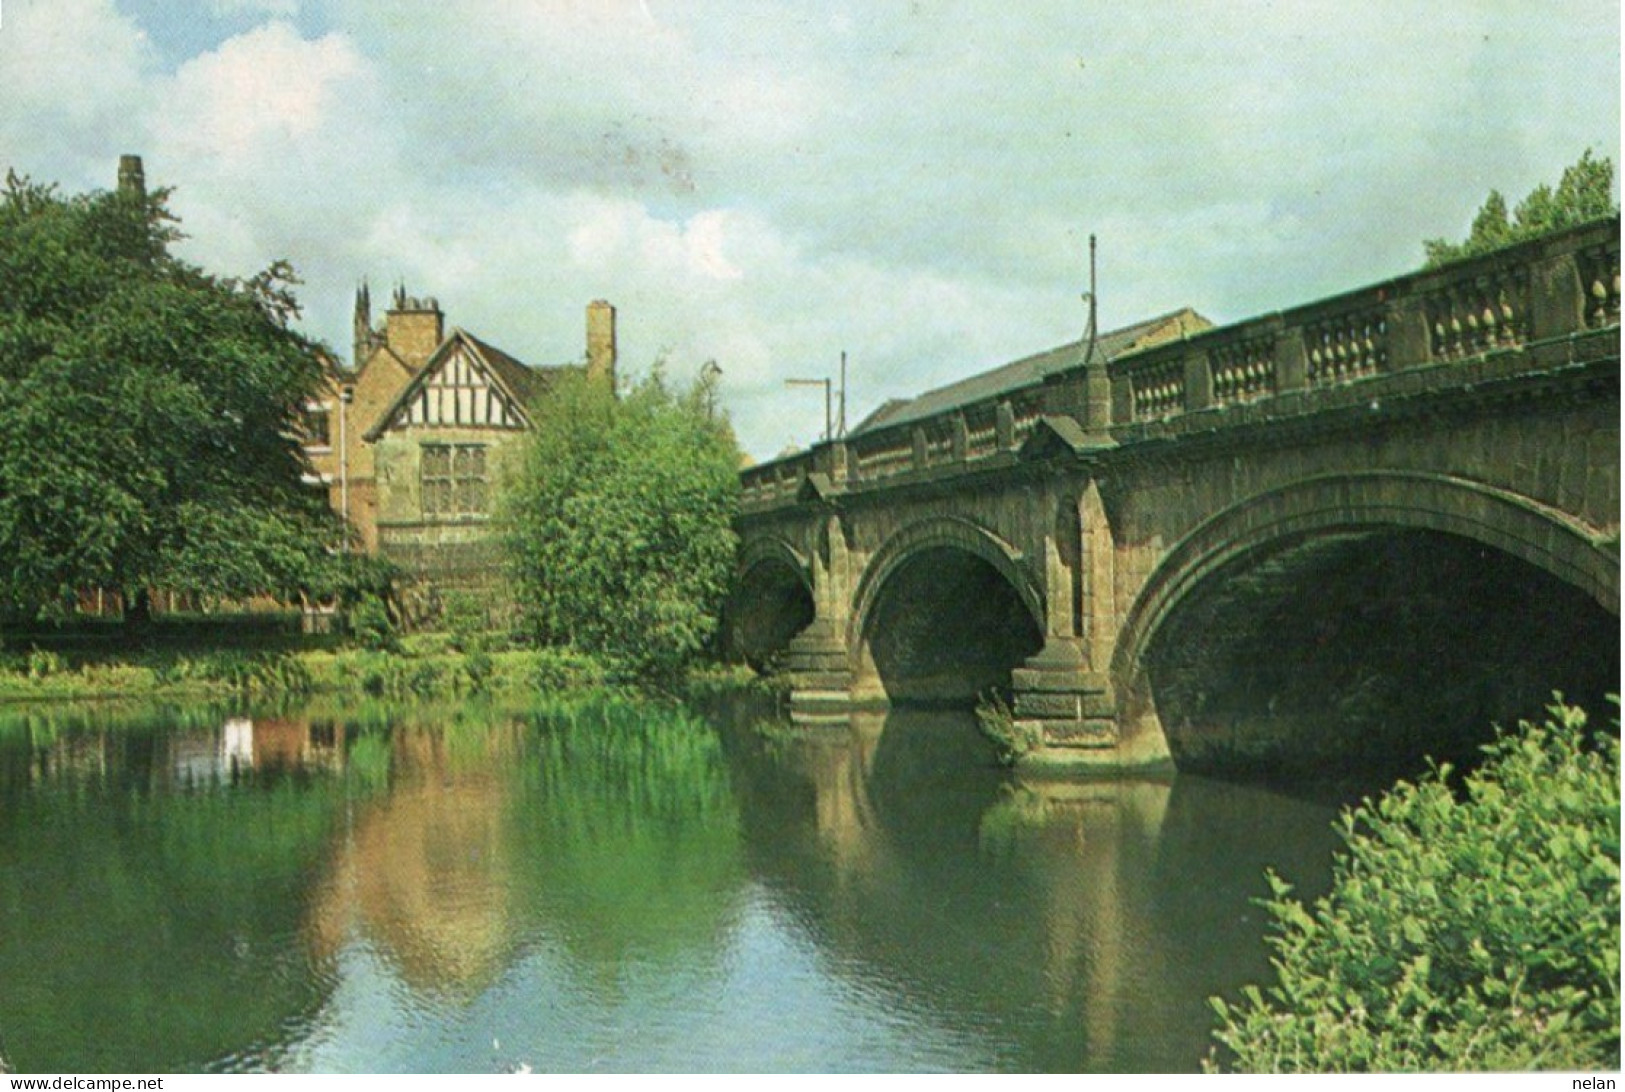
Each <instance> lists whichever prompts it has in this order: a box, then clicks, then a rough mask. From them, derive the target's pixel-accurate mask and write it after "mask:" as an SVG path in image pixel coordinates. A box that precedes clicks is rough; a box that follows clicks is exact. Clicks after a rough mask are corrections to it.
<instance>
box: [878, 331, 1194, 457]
mask: <svg viewBox="0 0 1625 1092" xmlns="http://www.w3.org/2000/svg"><path fill="white" fill-rule="evenodd" d="M1212 325H1213V323H1211V322H1209V321H1208V320H1207V319H1205V318H1203V317H1202V316H1201V315H1199V314H1197V313H1196V312H1195V311H1193V310H1191V309H1190V308H1189V307H1184V308H1181V309H1179V310H1178V311H1170V312H1169V313H1168V314H1166V315H1158V316H1157V317H1156V318H1152V319H1146V320H1145V321H1144V322H1137V323H1135V324H1134V325H1132V326H1124V327H1122V328H1121V329H1118V330H1110V331H1108V332H1106V333H1104V334H1101V335H1099V336H1098V337H1097V338H1096V339H1095V355H1096V357H1097V358H1098V359H1099V360H1101V361H1103V362H1104V361H1111V360H1115V359H1116V358H1117V357H1120V356H1123V355H1125V354H1126V353H1131V352H1135V351H1137V350H1139V349H1146V348H1149V347H1150V346H1152V345H1157V344H1160V343H1161V342H1164V341H1172V340H1173V339H1175V338H1178V337H1183V336H1185V335H1187V334H1194V333H1196V332H1197V331H1198V330H1206V329H1208V328H1209V327H1211V326H1212ZM1087 348H1088V345H1087V344H1086V341H1085V339H1083V338H1079V339H1078V340H1077V341H1070V342H1067V343H1066V344H1065V345H1062V346H1060V347H1058V348H1055V349H1050V350H1048V351H1046V352H1042V353H1036V354H1034V355H1033V356H1028V357H1022V358H1021V359H1020V360H1016V361H1012V362H1011V363H1009V364H1005V365H1003V366H1002V367H998V368H994V369H992V370H991V371H986V372H982V373H980V374H978V375H973V376H971V377H970V378H969V379H961V380H960V381H959V382H957V383H950V384H948V385H947V386H946V387H938V388H937V389H935V390H931V391H926V392H925V393H924V394H922V395H918V396H917V397H914V398H909V399H893V400H891V401H889V402H886V403H885V404H884V405H882V406H881V407H880V408H879V409H877V410H875V411H874V412H873V413H871V414H870V415H869V416H867V417H865V418H864V419H863V420H862V421H861V422H860V423H859V424H858V426H857V427H856V428H854V429H852V431H851V432H850V433H849V434H848V435H852V436H856V435H860V434H862V433H865V432H871V431H874V430H876V429H881V428H886V427H888V426H891V425H898V424H903V423H906V422H909V421H918V420H922V419H924V418H927V417H934V416H936V415H937V414H939V413H943V412H945V411H947V410H951V409H954V408H956V407H958V406H966V405H970V404H972V403H974V402H983V401H986V400H987V399H990V398H995V397H997V396H999V395H1001V394H1006V393H1008V392H1010V391H1015V390H1020V389H1022V388H1023V387H1030V386H1034V385H1035V384H1038V383H1041V382H1043V380H1044V379H1045V377H1047V376H1050V375H1053V374H1055V373H1056V372H1059V371H1065V370H1066V369H1068V368H1075V367H1077V366H1078V365H1080V364H1082V363H1083V356H1084V352H1085V351H1086V350H1087Z"/></svg>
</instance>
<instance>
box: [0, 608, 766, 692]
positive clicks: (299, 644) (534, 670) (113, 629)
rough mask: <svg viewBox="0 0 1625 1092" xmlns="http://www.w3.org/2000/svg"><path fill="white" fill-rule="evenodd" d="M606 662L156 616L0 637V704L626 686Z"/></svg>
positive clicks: (496, 641) (497, 646)
mask: <svg viewBox="0 0 1625 1092" xmlns="http://www.w3.org/2000/svg"><path fill="white" fill-rule="evenodd" d="M742 670H743V669H740V668H735V667H726V666H718V665H709V666H704V667H700V668H697V669H696V670H695V671H694V672H693V673H692V675H691V677H690V679H689V680H688V682H687V684H686V685H685V686H684V688H683V692H684V693H683V696H685V697H695V698H701V699H703V698H704V697H705V696H707V695H710V694H714V693H718V692H723V691H732V690H738V689H741V688H749V687H751V686H753V685H755V684H754V683H753V681H752V680H747V679H745V678H744V677H743V676H742V675H741V672H742ZM631 689H633V687H632V685H631V680H629V679H627V678H626V677H625V676H624V674H622V673H621V672H619V671H618V670H617V669H616V668H615V666H614V665H610V664H606V663H604V662H602V661H599V660H597V659H595V658H593V657H591V656H588V655H586V654H584V653H580V652H577V651H574V650H572V649H558V648H514V647H510V646H509V645H508V643H507V641H506V639H505V638H504V637H502V636H501V635H498V634H483V635H480V638H479V639H478V640H471V639H469V635H468V634H466V633H419V634H412V635H409V636H406V637H403V638H401V639H400V640H399V641H398V642H395V647H394V648H392V649H390V650H387V651H385V650H380V649H372V648H365V647H359V646H358V645H357V644H355V643H352V642H349V641H346V640H345V639H343V638H339V637H332V636H325V635H323V636H312V635H305V634H301V633H299V632H297V630H296V629H295V628H294V627H292V626H289V625H287V624H286V623H284V622H282V621H280V620H273V621H269V622H268V621H264V620H259V619H253V620H242V619H239V620H234V621H229V622H227V621H222V620H220V619H205V620H196V619H183V620H179V621H171V620H168V619H165V620H163V621H160V622H155V623H154V624H152V625H151V626H149V627H146V628H145V629H144V630H142V631H139V632H131V631H127V630H125V629H124V628H123V627H122V626H119V625H117V624H107V623H96V622H91V623H76V624H74V625H71V626H66V627H62V628H60V629H41V630H36V631H32V632H26V633H17V632H14V631H8V632H6V633H5V634H4V635H3V637H0V703H12V702H31V701H67V700H86V699H94V700H101V699H110V698H134V699H160V700H162V699H172V698H173V699H185V700H214V699H222V700H223V699H241V698H250V699H255V700H263V699H275V698H283V697H303V696H307V695H312V694H339V695H349V696H352V697H356V698H376V699H383V700H398V699H424V698H436V697H448V698H466V697H469V696H473V695H479V694H490V695H496V696H501V695H505V694H535V693H556V692H561V691H595V690H598V691H609V692H614V691H629V690H631Z"/></svg>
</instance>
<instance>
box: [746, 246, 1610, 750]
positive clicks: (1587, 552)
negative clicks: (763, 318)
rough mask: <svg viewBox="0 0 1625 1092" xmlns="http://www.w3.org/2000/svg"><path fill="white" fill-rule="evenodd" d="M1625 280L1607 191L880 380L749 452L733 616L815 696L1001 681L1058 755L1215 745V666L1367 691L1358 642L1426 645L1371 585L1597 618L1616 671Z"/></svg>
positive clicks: (1417, 654) (1263, 683)
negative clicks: (1550, 211)
mask: <svg viewBox="0 0 1625 1092" xmlns="http://www.w3.org/2000/svg"><path fill="white" fill-rule="evenodd" d="M1619 301H1620V290H1619V220H1618V219H1617V218H1615V219H1612V220H1607V221H1603V222H1599V223H1595V224H1592V225H1588V226H1586V227H1583V228H1579V229H1575V230H1572V231H1569V232H1566V233H1563V234H1560V235H1555V236H1550V237H1547V238H1544V239H1541V240H1537V241H1535V242H1531V243H1527V244H1523V245H1520V246H1517V247H1513V248H1509V249H1506V250H1503V251H1499V252H1496V253H1494V254H1492V255H1488V256H1485V257H1482V258H1477V259H1471V260H1467V261H1463V262H1458V263H1454V264H1451V265H1449V266H1446V267H1442V268H1440V269H1437V270H1432V271H1424V272H1418V273H1412V274H1407V275H1405V276H1401V277H1397V278H1394V279H1392V280H1388V281H1385V282H1383V283H1381V284H1377V285H1372V286H1370V287H1366V288H1361V289H1359V290H1357V291H1353V292H1349V293H1346V294H1343V295H1339V296H1335V297H1332V298H1329V299H1323V300H1319V301H1316V302H1314V303H1310V304H1307V305H1305V306H1302V307H1298V308H1295V309H1292V310H1289V311H1284V312H1281V313H1277V314H1271V315H1267V316H1263V317H1259V318H1254V319H1250V320H1248V321H1245V322H1240V323H1236V324H1234V325H1229V326H1223V327H1212V326H1209V325H1208V324H1206V323H1205V322H1204V321H1203V320H1201V319H1200V318H1199V317H1197V316H1194V315H1192V314H1191V313H1190V312H1183V313H1181V315H1178V316H1170V317H1169V318H1168V319H1164V320H1157V322H1153V323H1151V324H1142V325H1141V326H1140V327H1136V328H1131V329H1130V330H1128V331H1118V332H1115V333H1114V334H1110V335H1103V336H1101V337H1100V338H1098V339H1096V342H1095V347H1094V350H1093V353H1092V355H1091V353H1090V351H1089V349H1088V347H1087V346H1086V345H1085V344H1084V343H1083V342H1079V343H1076V344H1073V345H1070V346H1063V347H1062V348H1061V349H1058V350H1055V351H1053V352H1051V353H1048V354H1044V355H1042V356H1040V357H1034V358H1029V359H1028V360H1027V361H1020V362H1016V364H1013V365H1007V366H1006V367H1004V368H1002V369H999V370H997V371H995V372H991V373H987V374H986V375H985V376H982V377H978V378H977V379H975V380H969V381H966V382H964V383H960V384H955V385H954V386H952V387H949V388H944V389H943V390H941V391H937V392H931V393H930V394H927V395H923V396H921V397H920V398H919V399H916V400H914V401H913V402H911V403H904V404H901V405H897V406H888V407H887V408H886V409H884V410H882V411H881V412H879V413H877V414H875V415H873V416H872V417H871V419H870V420H869V421H868V422H865V424H863V425H861V426H859V428H858V429H856V430H855V431H854V432H853V433H852V434H850V435H849V436H847V437H845V438H843V439H841V440H838V441H836V442H829V443H822V444H819V445H817V446H815V447H814V448H812V449H811V450H809V451H806V452H802V453H798V454H795V455H791V456H788V457H785V458H781V459H778V460H776V461H773V462H770V463H765V464H762V465H759V466H755V467H752V468H750V469H748V470H746V471H745V472H744V474H743V487H744V500H743V509H742V514H741V517H740V529H741V534H742V550H741V555H740V562H739V569H738V574H737V582H736V587H735V592H734V596H733V598H732V600H731V602H730V606H729V611H728V619H727V626H728V631H729V633H730V635H731V638H730V639H731V640H732V641H733V642H734V644H735V647H736V649H737V651H739V652H740V653H741V654H742V655H744V656H746V657H747V658H749V659H750V660H752V662H755V663H759V664H760V663H764V662H777V663H778V664H780V666H782V667H784V668H785V669H787V671H788V674H789V676H790V679H791V684H792V694H791V714H792V719H793V720H794V721H796V722H798V723H803V724H810V723H817V722H821V721H841V720H842V719H844V718H845V717H846V716H847V715H848V714H849V713H850V712H851V711H852V710H854V709H862V708H872V707H875V706H883V705H886V704H889V703H912V702H958V703H965V702H967V701H969V700H972V699H973V698H974V697H975V696H976V695H978V694H980V693H982V692H985V691H986V690H988V689H989V688H993V689H1001V688H1002V689H1003V690H1004V691H1005V692H1007V693H1009V694H1010V695H1012V699H1011V700H1012V708H1013V711H1014V719H1015V722H1016V724H1017V726H1018V727H1019V728H1021V729H1023V730H1025V731H1027V732H1028V733H1030V734H1031V735H1032V736H1033V737H1034V738H1036V739H1038V740H1039V741H1040V743H1039V745H1038V746H1037V748H1036V749H1035V750H1034V751H1033V752H1032V754H1031V755H1030V756H1029V760H1028V761H1030V762H1031V763H1033V764H1034V765H1036V766H1044V765H1055V764H1060V765H1075V764H1082V765H1102V766H1117V767H1129V766H1137V765H1141V764H1155V763H1160V762H1164V761H1166V760H1167V759H1168V758H1169V756H1170V751H1171V750H1172V751H1173V752H1174V753H1175V756H1176V757H1179V753H1180V751H1181V747H1182V746H1183V747H1184V748H1185V750H1186V752H1188V753H1196V752H1197V751H1199V750H1200V746H1199V745H1198V744H1199V742H1200V741H1202V740H1205V741H1206V744H1207V745H1209V746H1210V749H1211V748H1213V747H1222V745H1224V743H1223V740H1221V741H1219V742H1218V743H1215V739H1214V736H1213V734H1212V733H1213V731H1215V730H1216V729H1215V728H1214V725H1215V724H1220V723H1221V722H1223V723H1228V722H1227V721H1226V720H1225V714H1224V712H1223V710H1224V708H1226V706H1225V704H1224V701H1222V700H1220V699H1218V698H1215V697H1213V694H1212V691H1213V690H1214V679H1215V678H1216V676H1214V675H1213V674H1212V671H1214V670H1217V671H1218V672H1220V674H1221V675H1224V674H1225V673H1228V677H1232V678H1233V677H1235V675H1236V672H1237V671H1238V670H1241V671H1242V673H1243V674H1244V675H1246V676H1247V678H1249V679H1251V680H1252V681H1251V682H1249V683H1248V684H1247V685H1248V686H1250V687H1252V688H1253V689H1255V690H1260V691H1261V692H1262V691H1269V692H1270V693H1271V694H1276V693H1287V692H1289V691H1292V689H1293V687H1294V686H1299V687H1300V688H1303V687H1307V686H1308V685H1309V684H1308V683H1307V682H1305V681H1303V679H1302V678H1300V676H1301V674H1302V671H1303V670H1307V668H1305V667H1304V665H1306V664H1309V663H1311V662H1313V663H1315V664H1317V665H1318V666H1317V667H1316V668H1315V669H1316V670H1317V671H1320V672H1321V673H1322V674H1323V675H1325V679H1324V680H1323V681H1325V683H1326V686H1327V687H1328V688H1329V689H1330V690H1336V692H1337V694H1338V695H1339V696H1338V699H1337V700H1338V702H1339V703H1341V704H1340V707H1349V708H1352V707H1353V706H1354V705H1357V704H1358V701H1357V699H1358V698H1359V696H1360V694H1362V693H1365V692H1368V691H1371V690H1373V689H1381V687H1382V685H1383V682H1382V680H1381V679H1380V678H1374V677H1358V678H1357V677H1356V676H1358V675H1359V672H1358V671H1355V670H1354V669H1353V668H1352V667H1351V666H1349V665H1348V664H1344V663H1343V661H1345V660H1350V659H1352V658H1354V657H1351V655H1350V650H1351V649H1358V648H1359V647H1361V646H1360V642H1361V641H1365V642H1367V644H1368V645H1370V644H1372V643H1385V644H1387V645H1390V646H1393V647H1389V648H1388V649H1387V653H1386V654H1388V655H1389V656H1390V658H1391V659H1392V660H1393V661H1394V662H1395V663H1397V664H1401V665H1403V664H1404V663H1406V662H1410V661H1416V660H1429V659H1433V658H1435V655H1436V654H1435V652H1434V651H1433V650H1432V648H1431V646H1430V645H1429V644H1428V643H1426V642H1423V643H1421V644H1417V645H1416V646H1415V647H1398V646H1397V645H1394V641H1393V640H1390V639H1389V638H1383V639H1382V641H1376V640H1375V639H1374V638H1373V637H1372V633H1378V632H1391V631H1379V630H1372V631H1370V632H1367V631H1365V630H1362V626H1364V625H1365V620H1366V616H1367V615H1368V614H1369V613H1370V612H1371V611H1373V610H1377V609H1378V608H1379V607H1382V605H1383V604H1385V603H1386V604H1388V606H1387V607H1386V608H1384V609H1387V610H1389V612H1390V613H1392V612H1393V611H1394V610H1400V611H1403V610H1405V609H1407V608H1406V607H1405V604H1406V603H1414V602H1417V601H1422V600H1431V599H1433V598H1435V597H1437V596H1440V595H1444V596H1446V597H1448V595H1449V594H1456V595H1458V596H1459V597H1461V598H1462V599H1463V600H1471V601H1473V602H1480V603H1484V602H1487V603H1489V604H1490V606H1489V607H1486V608H1484V609H1485V610H1487V611H1489V613H1488V614H1486V615H1484V617H1483V618H1479V617H1478V616H1476V615H1475V616H1472V617H1473V619H1476V620H1470V621H1469V622H1468V623H1467V624H1466V625H1465V627H1464V629H1463V631H1462V632H1460V633H1453V634H1444V633H1443V631H1440V633H1441V635H1440V637H1439V640H1440V641H1448V643H1449V644H1450V646H1451V647H1456V646H1457V645H1461V646H1463V647H1466V646H1471V645H1472V644H1473V642H1474V641H1476V640H1479V639H1480V635H1481V634H1482V633H1483V632H1484V631H1485V630H1486V629H1489V628H1495V627H1496V626H1498V625H1500V622H1498V621H1495V619H1505V618H1508V617H1511V616H1522V615H1525V614H1529V613H1531V612H1533V613H1536V614H1541V613H1542V612H1544V614H1543V616H1549V617H1548V618H1547V620H1548V621H1551V620H1554V619H1555V622H1556V623H1558V624H1567V623H1568V622H1569V621H1572V620H1573V619H1575V618H1579V619H1581V620H1582V621H1581V623H1580V629H1578V630H1564V631H1562V632H1563V634H1564V636H1563V637H1562V638H1561V640H1563V641H1568V642H1571V643H1578V644H1586V645H1590V644H1593V643H1596V642H1601V643H1602V645H1604V646H1606V645H1608V643H1609V642H1610V641H1611V642H1612V648H1613V651H1612V653H1608V652H1606V651H1604V653H1603V661H1604V662H1605V663H1606V661H1607V660H1608V657H1609V656H1610V655H1611V657H1612V662H1611V663H1607V665H1606V666H1605V667H1603V668H1601V669H1600V670H1602V671H1603V672H1604V673H1605V674H1609V675H1611V681H1612V685H1613V686H1614V687H1615V688H1617V686H1618V682H1617V670H1618V651H1617V650H1618V614H1619V555H1618V544H1619V459H1620V449H1619V419H1620V402H1619V341H1620V333H1619ZM1185 317H1188V318H1189V319H1191V320H1193V321H1186V320H1185ZM1175 320H1177V321H1175ZM1159 322H1160V323H1162V324H1163V325H1164V326H1167V324H1168V323H1170V322H1173V323H1174V325H1173V326H1172V327H1170V328H1169V329H1170V330H1171V331H1172V332H1171V333H1170V332H1168V331H1167V330H1165V331H1164V332H1163V333H1161V334H1157V335H1156V336H1146V335H1147V334H1148V333H1155V331H1156V328H1157V323H1159ZM1396 599H1397V600H1399V601H1400V603H1399V605H1398V606H1397V607H1396V606H1394V603H1393V601H1394V600H1396ZM1537 604H1538V605H1539V609H1536V606H1535V605H1537ZM1459 613H1460V612H1459V611H1458V610H1457V609H1456V608H1455V607H1451V608H1449V609H1448V610H1447V611H1446V616H1448V617H1455V616H1457V615H1459ZM1470 613H1471V612H1469V614H1470ZM1485 619H1489V620H1488V621H1486V620H1485ZM1587 619H1589V621H1587ZM1407 624H1410V625H1411V629H1410V630H1405V631H1404V632H1408V633H1412V634H1413V636H1414V634H1415V633H1423V634H1426V633H1430V632H1434V630H1435V629H1437V627H1438V626H1440V625H1444V623H1443V622H1438V621H1427V620H1425V619H1424V620H1421V621H1417V620H1416V619H1410V621H1409V622H1408V623H1407ZM1430 626H1431V627H1434V629H1430V628H1429V627H1430ZM1445 628H1446V629H1448V626H1446V627H1445ZM1402 629H1403V627H1402ZM1405 639H1406V640H1411V639H1412V638H1405ZM1483 640H1489V638H1487V637H1485V638H1483ZM1496 640H1497V641H1499V642H1501V644H1517V645H1519V648H1517V649H1514V650H1513V652H1512V653H1511V657H1512V659H1513V660H1515V661H1517V662H1519V663H1522V662H1525V661H1529V660H1530V659H1531V658H1533V660H1534V661H1535V663H1536V666H1537V667H1551V665H1552V664H1557V663H1561V662H1562V661H1563V656H1561V655H1559V656H1545V654H1544V653H1542V652H1541V651H1540V649H1539V648H1537V647H1535V646H1537V645H1540V644H1542V643H1544V638H1542V637H1541V635H1540V634H1539V633H1536V634H1535V635H1534V636H1530V635H1528V634H1518V633H1516V632H1513V633H1503V634H1501V635H1500V636H1499V637H1497V638H1496ZM1497 647H1499V646H1497ZM1317 648H1318V649H1321V650H1322V651H1321V652H1318V653H1315V654H1314V655H1310V652H1307V651H1306V652H1302V654H1301V655H1300V654H1299V652H1296V651H1294V650H1295V649H1309V650H1313V649H1317ZM1326 649H1330V650H1331V651H1329V652H1328V651H1325V650H1326ZM1567 651H1572V650H1567ZM1559 652H1565V654H1566V651H1565V650H1559ZM1438 654H1439V655H1444V653H1438ZM1315 656H1318V657H1319V659H1315ZM1543 656H1544V658H1543ZM1339 657H1341V658H1342V659H1341V660H1340V659H1339ZM1496 670H1499V669H1496ZM1249 673H1250V674H1249ZM1327 673H1329V674H1327ZM1608 681H1610V680H1607V679H1605V680H1604V681H1603V685H1606V684H1607V682H1608ZM1316 685H1319V684H1316ZM1428 685H1429V686H1431V685H1432V684H1428ZM1550 685H1555V683H1552V684H1549V685H1547V689H1546V691H1545V692H1546V693H1549V692H1550ZM1362 688H1363V689H1362ZM1253 697H1254V699H1256V700H1255V702H1254V704H1261V705H1263V706H1268V707H1269V708H1271V709H1273V708H1274V698H1273V697H1270V696H1268V695H1264V696H1262V697H1261V696H1259V695H1258V694H1255V695H1253ZM1231 729H1234V725H1231V726H1230V729H1226V730H1231ZM1235 730H1239V729H1235ZM1204 732H1206V733H1207V734H1206V735H1204V734H1203V733H1204ZM1226 738H1227V739H1229V741H1230V744H1236V739H1234V738H1231V737H1226ZM1181 741H1184V742H1183V743H1182V742H1181ZM1193 741H1196V742H1193ZM1385 745H1386V744H1385ZM1193 748H1194V750H1193Z"/></svg>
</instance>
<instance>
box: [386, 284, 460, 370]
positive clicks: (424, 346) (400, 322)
mask: <svg viewBox="0 0 1625 1092" xmlns="http://www.w3.org/2000/svg"><path fill="white" fill-rule="evenodd" d="M445 328H446V316H445V315H443V314H441V313H440V303H439V301H438V300H436V299H435V298H434V297H432V296H431V297H428V298H427V299H418V298H417V297H415V296H408V295H407V294H406V287H405V286H404V285H402V286H400V287H398V288H396V289H395V299H394V302H393V305H392V306H391V307H390V309H389V310H388V311H386V312H384V342H385V344H387V345H388V346H389V347H390V349H391V350H393V351H394V353H395V355H396V356H398V357H400V358H401V359H402V360H404V361H406V363H407V366H408V367H410V368H411V369H412V370H413V371H417V370H419V369H420V368H422V367H423V366H424V365H425V364H427V363H428V362H429V358H430V357H431V356H433V355H434V351H435V350H436V349H438V348H440V342H441V340H442V339H443V338H444V337H445Z"/></svg>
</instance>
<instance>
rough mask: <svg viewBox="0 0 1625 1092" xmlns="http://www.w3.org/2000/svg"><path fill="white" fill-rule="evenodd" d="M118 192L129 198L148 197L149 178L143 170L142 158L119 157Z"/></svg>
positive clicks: (136, 156) (131, 156)
mask: <svg viewBox="0 0 1625 1092" xmlns="http://www.w3.org/2000/svg"><path fill="white" fill-rule="evenodd" d="M118 192H119V193H121V194H124V195H125V196H127V197H137V198H140V197H145V196H147V176H146V173H145V172H144V171H142V169H141V157H140V156H138V155H121V156H119V157H118Z"/></svg>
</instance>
